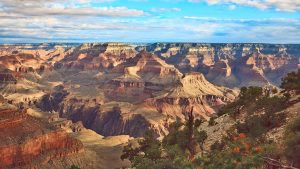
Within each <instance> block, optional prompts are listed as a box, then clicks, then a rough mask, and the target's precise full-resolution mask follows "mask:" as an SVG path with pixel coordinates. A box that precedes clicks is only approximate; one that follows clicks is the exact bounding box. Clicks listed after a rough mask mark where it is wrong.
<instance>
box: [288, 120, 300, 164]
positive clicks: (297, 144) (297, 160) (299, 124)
mask: <svg viewBox="0 0 300 169" xmlns="http://www.w3.org/2000/svg"><path fill="white" fill-rule="evenodd" d="M284 138H285V141H284V142H285V150H284V155H285V156H286V157H287V159H288V160H289V161H291V163H293V164H294V166H295V167H300V117H298V118H297V119H295V120H294V121H292V122H291V123H289V124H288V126H287V127H286V130H285V133H284Z"/></svg>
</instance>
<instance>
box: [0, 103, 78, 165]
mask: <svg viewBox="0 0 300 169" xmlns="http://www.w3.org/2000/svg"><path fill="white" fill-rule="evenodd" d="M0 135H1V137H0V154H1V156H0V168H19V167H20V168H40V167H39V166H43V165H44V164H47V163H48V162H49V161H52V160H56V159H63V158H65V157H67V156H69V155H72V154H77V153H81V152H82V151H83V145H82V143H81V142H80V141H78V140H76V139H73V138H71V137H69V136H68V135H67V134H66V133H65V132H64V131H63V130H60V129H57V128H54V127H53V126H51V125H49V124H48V123H47V122H43V121H41V120H38V119H36V118H33V117H31V116H28V115H27V113H26V109H23V110H20V109H17V108H15V107H14V106H12V105H8V104H5V103H1V105H0Z"/></svg>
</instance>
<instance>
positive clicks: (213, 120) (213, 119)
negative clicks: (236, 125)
mask: <svg viewBox="0 0 300 169" xmlns="http://www.w3.org/2000/svg"><path fill="white" fill-rule="evenodd" d="M216 123H217V122H216V121H215V117H211V118H210V119H209V121H208V125H209V126H214V125H216Z"/></svg>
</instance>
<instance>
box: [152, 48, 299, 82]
mask: <svg viewBox="0 0 300 169" xmlns="http://www.w3.org/2000/svg"><path fill="white" fill-rule="evenodd" d="M147 50H148V51H149V52H153V53H155V54H157V55H158V56H159V57H161V58H162V59H164V60H166V62H167V63H169V64H174V65H175V66H176V67H177V68H178V69H179V70H180V71H182V72H189V71H199V72H202V73H204V75H205V77H206V78H207V79H208V80H210V81H212V82H214V83H216V84H218V85H223V86H228V87H240V86H249V85H265V84H268V83H271V84H274V85H278V84H279V83H280V79H281V77H282V76H284V75H285V74H286V73H287V72H290V71H293V70H296V69H297V68H299V66H300V61H299V58H300V54H299V53H300V46H299V45H272V44H199V43H174V44H173V43H156V44H152V45H149V46H147Z"/></svg>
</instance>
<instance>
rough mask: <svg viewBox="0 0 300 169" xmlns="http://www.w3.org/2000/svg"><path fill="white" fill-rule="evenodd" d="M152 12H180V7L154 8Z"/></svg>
mask: <svg viewBox="0 0 300 169" xmlns="http://www.w3.org/2000/svg"><path fill="white" fill-rule="evenodd" d="M151 11H152V12H180V11H181V9H180V8H152V9H151Z"/></svg>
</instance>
